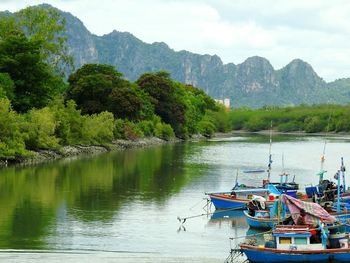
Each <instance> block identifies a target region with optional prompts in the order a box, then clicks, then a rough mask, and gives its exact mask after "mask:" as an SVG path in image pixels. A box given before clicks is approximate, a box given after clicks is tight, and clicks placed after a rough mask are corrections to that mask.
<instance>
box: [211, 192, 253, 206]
mask: <svg viewBox="0 0 350 263" xmlns="http://www.w3.org/2000/svg"><path fill="white" fill-rule="evenodd" d="M209 196H210V200H211V202H212V203H213V205H214V206H215V208H216V209H237V210H238V209H242V210H243V209H246V207H247V204H248V203H249V201H250V200H246V201H245V200H237V199H233V198H232V199H229V198H221V197H218V196H216V195H209Z"/></svg>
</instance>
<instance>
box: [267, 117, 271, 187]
mask: <svg viewBox="0 0 350 263" xmlns="http://www.w3.org/2000/svg"><path fill="white" fill-rule="evenodd" d="M271 147H272V121H271V124H270V147H269V164H268V165H267V180H268V181H269V182H270V177H271V164H272V155H271Z"/></svg>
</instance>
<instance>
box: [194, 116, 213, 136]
mask: <svg viewBox="0 0 350 263" xmlns="http://www.w3.org/2000/svg"><path fill="white" fill-rule="evenodd" d="M198 130H199V132H200V134H202V135H204V136H206V137H211V136H212V135H213V134H214V133H215V125H214V124H213V123H211V122H210V121H206V120H202V121H200V122H199V123H198Z"/></svg>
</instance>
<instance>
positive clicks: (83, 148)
mask: <svg viewBox="0 0 350 263" xmlns="http://www.w3.org/2000/svg"><path fill="white" fill-rule="evenodd" d="M181 141H182V140H180V139H172V140H169V141H166V140H162V139H160V138H157V137H147V138H141V139H136V140H114V141H112V142H111V143H110V144H106V145H68V146H63V147H62V148H61V149H59V150H52V149H50V150H38V151H33V152H31V155H30V156H25V157H24V156H18V157H16V158H15V159H9V160H0V167H5V166H8V165H33V164H39V163H44V162H48V161H54V160H60V159H64V158H71V157H75V156H81V155H95V154H100V153H105V152H111V151H121V150H125V149H131V148H144V147H150V146H154V145H161V144H167V143H175V142H181Z"/></svg>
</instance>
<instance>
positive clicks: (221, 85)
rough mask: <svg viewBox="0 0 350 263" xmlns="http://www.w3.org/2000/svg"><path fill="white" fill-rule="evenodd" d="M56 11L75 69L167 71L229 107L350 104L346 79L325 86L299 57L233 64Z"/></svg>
mask: <svg viewBox="0 0 350 263" xmlns="http://www.w3.org/2000/svg"><path fill="white" fill-rule="evenodd" d="M44 6H45V7H48V5H44ZM60 12H61V14H62V16H64V17H65V19H66V22H67V23H66V24H67V32H66V36H67V38H68V41H67V44H68V48H69V52H70V54H71V55H72V56H73V58H74V62H75V68H76V69H77V68H79V67H81V66H82V65H83V64H86V63H104V64H110V65H113V66H115V67H116V68H117V70H118V71H120V72H122V73H123V74H124V76H125V77H126V78H127V79H129V80H136V79H137V78H138V77H139V76H140V75H141V74H143V73H145V72H150V71H159V70H166V71H168V72H170V74H171V76H172V78H174V79H176V80H178V81H180V82H184V83H187V84H191V85H194V86H196V87H200V88H202V89H203V90H205V92H206V93H208V94H209V95H211V96H212V97H214V98H221V99H222V98H226V97H229V98H230V99H231V105H232V106H233V107H241V106H249V107H254V108H256V107H261V106H264V105H297V104H301V103H305V104H314V103H348V102H349V101H350V80H349V79H343V80H339V81H335V82H332V83H326V82H325V81H324V80H323V79H322V78H320V77H319V76H318V75H317V74H316V73H315V71H314V70H313V69H312V67H311V66H310V65H309V64H308V63H306V62H304V61H302V60H300V59H295V60H293V61H292V62H290V63H289V64H288V65H286V66H285V67H284V68H282V69H279V70H275V69H274V68H273V67H272V65H271V64H270V62H269V61H268V60H267V59H265V58H262V57H258V56H254V57H250V58H248V59H247V60H246V61H244V62H243V63H241V64H237V65H235V64H233V63H229V64H223V62H222V61H221V59H220V58H219V57H218V56H216V55H214V56H211V55H199V54H194V53H191V52H188V51H179V52H176V51H174V50H173V49H171V48H170V47H168V45H167V44H165V43H163V42H160V43H159V42H156V43H153V44H148V43H145V42H143V41H141V40H140V39H138V38H136V37H135V36H133V35H132V34H131V33H127V32H118V31H113V32H111V33H109V34H106V35H103V36H96V35H94V34H91V33H90V32H89V30H88V29H87V28H86V27H85V26H84V24H83V23H82V22H81V21H80V20H79V19H78V18H77V17H74V16H73V15H72V14H70V13H67V12H62V11H60Z"/></svg>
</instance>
